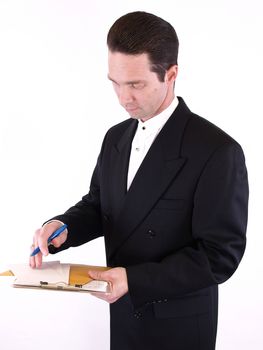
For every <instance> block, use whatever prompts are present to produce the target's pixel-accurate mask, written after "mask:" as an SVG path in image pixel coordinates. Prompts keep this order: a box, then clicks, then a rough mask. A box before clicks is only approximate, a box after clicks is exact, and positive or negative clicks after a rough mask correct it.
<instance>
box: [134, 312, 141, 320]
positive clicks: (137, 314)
mask: <svg viewBox="0 0 263 350" xmlns="http://www.w3.org/2000/svg"><path fill="white" fill-rule="evenodd" d="M134 317H135V318H137V319H139V318H141V317H142V314H141V313H140V312H139V311H136V312H135V313H134Z"/></svg>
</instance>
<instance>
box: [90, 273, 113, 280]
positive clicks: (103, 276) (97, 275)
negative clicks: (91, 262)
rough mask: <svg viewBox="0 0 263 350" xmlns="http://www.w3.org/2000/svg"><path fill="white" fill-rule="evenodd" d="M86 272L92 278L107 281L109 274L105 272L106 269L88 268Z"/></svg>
mask: <svg viewBox="0 0 263 350" xmlns="http://www.w3.org/2000/svg"><path fill="white" fill-rule="evenodd" d="M88 273H89V276H90V277H91V278H93V279H94V280H99V281H109V276H108V274H107V271H96V270H90V271H89V272H88Z"/></svg>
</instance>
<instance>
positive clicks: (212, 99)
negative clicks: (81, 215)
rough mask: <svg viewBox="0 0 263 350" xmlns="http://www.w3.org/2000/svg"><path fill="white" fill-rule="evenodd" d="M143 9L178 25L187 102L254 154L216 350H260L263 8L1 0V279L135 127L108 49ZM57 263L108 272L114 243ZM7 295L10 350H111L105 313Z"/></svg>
mask: <svg viewBox="0 0 263 350" xmlns="http://www.w3.org/2000/svg"><path fill="white" fill-rule="evenodd" d="M135 10H145V11H148V12H152V13H155V14H157V15H159V16H161V17H163V18H164V19H166V20H168V21H169V22H170V23H171V24H172V25H174V27H175V29H176V31H177V34H178V36H179V40H180V55H179V77H178V80H177V83H176V94H177V95H180V96H182V97H184V99H185V100H186V103H187V104H188V105H189V107H190V108H191V109H192V110H193V111H194V112H196V113H198V114H200V115H202V116H203V117H206V118H208V119H209V120H210V121H212V122H213V123H215V124H217V125H218V126H219V127H222V128H223V129H224V130H225V131H227V132H228V133H230V134H231V135H232V136H233V137H234V138H236V139H237V140H238V141H239V142H240V143H241V145H242V146H243V149H244V151H245V154H246V159H247V166H248V170H249V180H250V211H249V214H250V215H249V225H248V245H247V250H246V254H245V256H244V258H243V260H242V263H241V265H240V267H239V269H238V270H237V272H236V273H235V275H234V276H233V277H232V278H231V279H230V280H229V281H228V282H226V283H225V284H223V285H222V286H221V287H220V305H219V306H220V308H219V327H218V341H217V350H233V349H239V350H242V349H253V350H260V349H262V348H263V340H262V336H261V332H262V324H263V316H262V311H263V308H262V306H263V302H262V293H263V286H262V276H263V274H262V272H263V271H262V270H263V264H262V260H261V250H262V246H261V244H262V243H263V238H262V232H261V220H260V216H261V200H262V195H263V193H262V192H263V191H262V186H261V183H262V166H261V164H260V163H261V157H260V150H262V147H263V143H262V138H261V137H260V136H261V133H262V131H261V130H260V126H259V123H260V122H261V118H262V101H261V100H260V98H261V94H262V86H261V85H262V78H263V77H262V67H261V66H262V61H263V52H262V51H263V50H262V31H263V26H262V14H263V11H262V10H263V6H262V2H261V0H258V1H257V0H247V1H245V0H232V1H231V0H221V1H216V0H215V1H211V0H199V1H195V0H172V1H168V0H162V1H154V0H151V1H150V0H149V1H147V0H132V1H123V0H121V1H118V0H111V1H106V0H105V1H96V2H95V1H89V0H86V1H85V0H64V1H62V0H46V1H40V0H31V1H30V0H24V1H23V0H12V1H10V0H0V169H1V170H0V213H1V221H0V222H1V229H0V271H1V270H3V269H5V267H6V266H8V263H15V262H25V261H27V257H28V253H29V246H30V244H31V240H32V236H33V233H34V230H35V229H36V228H38V227H39V226H40V225H41V224H42V223H43V221H45V220H47V219H48V218H50V217H51V216H53V215H56V214H59V213H62V212H64V210H66V209H67V208H68V207H69V206H70V205H72V204H74V203H76V202H77V201H78V200H79V199H80V197H81V196H82V195H83V194H85V193H87V191H88V189H89V181H90V177H91V174H92V170H93V168H94V165H95V162H96V158H97V155H98V153H99V150H100V145H101V141H102V138H103V136H104V134H105V132H106V131H107V129H108V128H109V127H110V126H111V125H113V124H116V123H118V122H120V121H122V120H124V119H125V118H126V117H127V116H126V115H125V113H124V112H123V110H122V109H121V107H119V106H118V102H117V99H116V97H115V96H114V93H113V91H112V88H111V84H110V83H109V82H108V81H107V77H106V76H107V48H106V43H105V41H106V35H107V31H108V29H109V27H110V26H111V24H112V23H113V21H115V19H117V18H118V17H119V16H121V15H123V14H125V13H127V12H130V11H135ZM54 258H56V259H59V260H61V261H62V262H75V263H89V264H97V265H103V264H105V257H104V246H103V240H102V239H98V240H96V241H94V242H91V243H89V244H87V245H84V246H82V247H79V248H74V249H71V250H68V251H66V252H63V253H60V254H58V255H57V256H56V257H48V259H47V260H52V259H54ZM6 284H7V283H4V282H3V281H2V282H1V283H0V342H1V348H3V349H4V350H17V349H27V350H31V349H32V350H33V349H35V347H36V346H37V348H38V349H39V350H44V349H46V348H47V347H49V348H50V349H55V348H59V349H71V348H72V346H76V348H77V349H79V350H82V349H83V350H84V349H91V348H92V349H99V350H100V349H103V350H105V349H108V348H109V324H108V322H109V315H108V305H106V304H105V303H104V302H102V301H100V300H97V299H95V298H93V297H91V296H89V295H80V294H78V293H61V292H60V293H59V292H36V291H29V290H14V289H12V288H10V287H9V285H6ZM88 343H90V345H88ZM2 344H4V346H2Z"/></svg>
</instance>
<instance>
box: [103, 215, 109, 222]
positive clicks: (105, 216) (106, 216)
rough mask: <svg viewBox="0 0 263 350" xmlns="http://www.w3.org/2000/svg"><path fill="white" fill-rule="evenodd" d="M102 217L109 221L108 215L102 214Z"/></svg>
mask: <svg viewBox="0 0 263 350" xmlns="http://www.w3.org/2000/svg"><path fill="white" fill-rule="evenodd" d="M103 219H104V220H105V221H106V222H109V221H110V218H109V217H108V215H106V214H105V215H103Z"/></svg>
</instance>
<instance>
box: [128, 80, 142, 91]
mask: <svg viewBox="0 0 263 350" xmlns="http://www.w3.org/2000/svg"><path fill="white" fill-rule="evenodd" d="M130 86H131V87H132V88H133V89H136V90H141V89H143V88H144V87H145V83H143V82H138V83H131V84H130Z"/></svg>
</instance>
